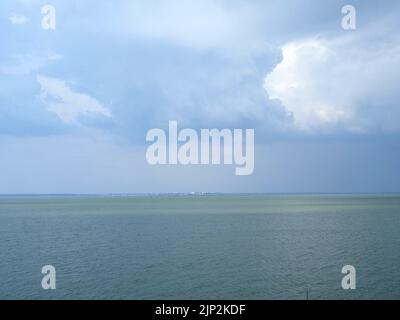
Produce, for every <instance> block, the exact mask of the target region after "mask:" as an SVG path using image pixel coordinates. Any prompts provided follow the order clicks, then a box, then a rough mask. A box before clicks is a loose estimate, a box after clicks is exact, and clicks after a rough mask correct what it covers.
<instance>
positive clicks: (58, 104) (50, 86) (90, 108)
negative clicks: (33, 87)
mask: <svg viewBox="0 0 400 320" xmlns="http://www.w3.org/2000/svg"><path fill="white" fill-rule="evenodd" d="M37 81H38V82H39V84H40V87H41V92H40V98H41V99H42V101H43V102H44V103H45V104H46V105H47V110H48V111H50V112H54V113H55V114H56V115H57V116H58V117H59V118H60V119H61V120H62V121H63V122H65V123H67V124H76V125H79V124H80V123H79V117H80V116H81V115H88V114H95V115H101V116H104V117H111V116H112V115H111V112H110V111H109V110H108V109H107V108H106V107H104V106H103V105H101V103H100V102H98V101H97V100H96V99H95V98H93V97H91V96H89V95H87V94H84V93H79V92H75V91H73V90H72V89H71V88H70V87H69V86H68V84H67V83H66V82H65V81H64V80H61V79H56V78H49V77H46V76H43V75H38V76H37Z"/></svg>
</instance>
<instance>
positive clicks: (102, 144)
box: [0, 0, 400, 193]
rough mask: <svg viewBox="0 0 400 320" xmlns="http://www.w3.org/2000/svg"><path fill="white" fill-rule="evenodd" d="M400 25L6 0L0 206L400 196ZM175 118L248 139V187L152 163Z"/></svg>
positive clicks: (264, 9) (156, 2) (337, 6)
mask: <svg viewBox="0 0 400 320" xmlns="http://www.w3.org/2000/svg"><path fill="white" fill-rule="evenodd" d="M45 4H52V5H53V6H54V7H55V9H56V17H57V27H56V30H52V31H49V30H44V29H43V28H42V27H41V19H42V17H43V15H42V14H41V8H42V6H43V5H45ZM345 4H352V5H353V6H355V8H356V10H357V29H356V30H351V31H346V30H343V29H342V28H341V19H342V14H341V8H342V6H343V5H345ZM399 18H400V3H399V2H398V1H394V0H393V1H368V2H367V1H350V2H349V1H334V0H331V1H325V2H321V1H316V0H315V1H311V0H308V1H305V0H304V1H292V0H290V1H289V0H287V1H285V0H284V1H241V0H237V1H227V0H226V1H222V0H202V1H190V2H189V1H178V0H170V1H161V0H150V1H124V0H121V1H101V2H99V1H92V0H86V1H75V0H69V1H51V2H48V1H35V0H20V1H8V0H5V1H2V2H1V4H0V38H1V39H2V41H1V49H0V166H1V168H2V169H3V170H2V177H1V179H0V193H108V192H111V193H112V192H133V193H136V192H189V191H209V192H400V172H399V163H400V148H399V147H400V139H399V137H400V135H399V133H400V121H399V116H400V106H399V98H400V97H399V96H400V91H399V90H398V87H399V83H400V39H399V38H400V35H399V30H400V28H399V24H400V19H399ZM169 120H178V123H179V125H180V127H191V128H195V129H199V128H214V127H216V128H254V129H255V132H256V150H255V152H256V159H255V170H254V173H253V175H251V176H247V177H238V176H235V175H233V174H232V168H230V167H229V166H188V167H183V166H177V167H172V166H171V167H170V166H155V167H153V166H149V165H148V164H147V163H146V159H145V150H146V147H147V145H146V142H145V136H146V132H147V131H148V130H150V129H152V128H158V127H160V128H165V127H167V125H168V121H169Z"/></svg>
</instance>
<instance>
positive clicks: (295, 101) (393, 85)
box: [265, 34, 400, 132]
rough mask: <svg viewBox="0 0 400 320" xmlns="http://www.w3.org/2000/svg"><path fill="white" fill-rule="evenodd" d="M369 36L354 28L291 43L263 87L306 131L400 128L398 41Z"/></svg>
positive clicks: (390, 129) (399, 56)
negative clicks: (338, 34)
mask: <svg viewBox="0 0 400 320" xmlns="http://www.w3.org/2000/svg"><path fill="white" fill-rule="evenodd" d="M369 40H371V39H368V38H366V37H365V35H363V34H355V35H349V36H347V35H346V36H342V37H336V38H332V39H319V38H312V39H306V40H300V41H295V42H290V43H287V44H285V45H284V46H283V48H282V52H283V60H282V62H281V63H280V64H278V65H277V66H276V67H275V69H274V70H273V71H272V72H271V73H270V74H268V75H267V76H266V79H265V89H266V90H267V91H268V93H269V95H270V97H271V98H275V99H279V100H281V102H282V103H283V104H284V106H285V107H286V108H287V110H288V111H289V112H291V113H292V115H293V118H294V124H295V126H296V128H297V129H300V130H302V131H307V132H316V131H328V132H329V131H334V130H338V129H339V130H345V131H349V132H370V131H374V130H379V131H385V132H389V131H391V132H393V131H400V122H399V121H398V116H400V106H399V103H398V101H399V99H400V94H399V91H398V90H397V88H398V83H399V81H400V43H399V41H397V39H387V41H385V42H382V43H380V42H379V41H369ZM388 114H391V115H392V116H391V117H388V116H387V115H388Z"/></svg>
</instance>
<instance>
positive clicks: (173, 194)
mask: <svg viewBox="0 0 400 320" xmlns="http://www.w3.org/2000/svg"><path fill="white" fill-rule="evenodd" d="M346 195H347V196H374V195H375V196H385V195H400V192H298V193H297V192H292V193H284V192H276V193H262V192H254V193H239V192H238V193H224V192H187V193H179V192H176V193H20V194H0V197H121V198H122V197H158V196H160V197H165V196H170V197H180V196H193V197H205V196H346Z"/></svg>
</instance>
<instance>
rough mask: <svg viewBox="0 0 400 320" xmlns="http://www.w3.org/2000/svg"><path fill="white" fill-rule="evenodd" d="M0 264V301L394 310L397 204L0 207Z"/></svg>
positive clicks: (248, 201) (115, 200)
mask: <svg viewBox="0 0 400 320" xmlns="http://www.w3.org/2000/svg"><path fill="white" fill-rule="evenodd" d="M0 259H1V260H0V299H37V298H39V299H305V297H306V291H307V289H308V291H309V298H310V299H331V298H334V299H360V298H365V299H400V196H396V195H376V196H373V195H368V196H362V195H340V196H339V195H316V196H313V195H305V196H303V195H298V196H297V195H296V196H271V195H231V196H229V195H224V196H216V195H210V196H130V197H122V196H115V197H112V196H65V197H61V196H60V197H58V196H57V197H55V196H32V197H28V196H26V197H17V196H15V197H6V196H2V197H0ZM46 264H51V265H54V266H55V268H56V270H57V289H56V290H48V291H45V290H43V289H42V288H41V279H42V274H41V268H42V266H44V265H46ZM346 264H351V265H354V266H355V267H356V270H357V289H356V290H347V291H345V290H343V289H342V288H341V279H342V276H343V275H342V274H341V269H342V267H343V266H344V265H346Z"/></svg>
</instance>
